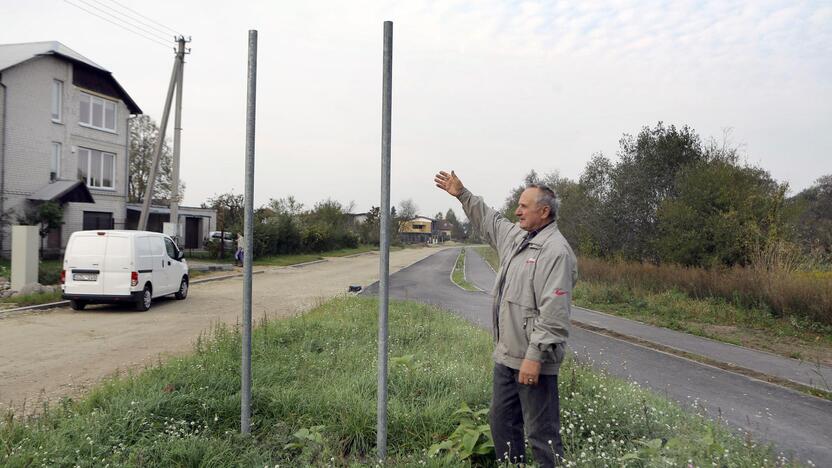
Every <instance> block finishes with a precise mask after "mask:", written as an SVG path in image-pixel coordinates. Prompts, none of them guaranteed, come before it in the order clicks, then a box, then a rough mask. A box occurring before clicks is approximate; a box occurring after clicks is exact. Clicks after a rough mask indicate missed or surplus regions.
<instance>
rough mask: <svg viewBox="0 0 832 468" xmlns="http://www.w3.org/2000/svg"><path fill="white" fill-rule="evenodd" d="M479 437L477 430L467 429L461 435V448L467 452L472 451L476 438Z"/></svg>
mask: <svg viewBox="0 0 832 468" xmlns="http://www.w3.org/2000/svg"><path fill="white" fill-rule="evenodd" d="M479 438H480V433H479V432H478V431H468V432H466V433H465V435H463V436H462V448H463V449H465V450H466V451H468V452H473V451H474V446H475V445H477V440H478V439H479Z"/></svg>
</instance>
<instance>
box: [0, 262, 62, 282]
mask: <svg viewBox="0 0 832 468" xmlns="http://www.w3.org/2000/svg"><path fill="white" fill-rule="evenodd" d="M62 268H63V260H61V259H52V260H40V262H39V264H38V283H40V284H58V283H59V282H60V281H61V269H62ZM11 274H12V268H11V261H10V260H9V259H7V258H0V276H2V277H4V278H10V277H11Z"/></svg>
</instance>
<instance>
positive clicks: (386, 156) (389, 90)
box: [376, 21, 393, 461]
mask: <svg viewBox="0 0 832 468" xmlns="http://www.w3.org/2000/svg"><path fill="white" fill-rule="evenodd" d="M392 98H393V22H392V21H385V22H384V59H383V65H382V84H381V226H380V230H381V232H380V233H379V241H380V242H379V243H380V246H379V249H380V251H381V252H380V253H381V255H380V258H379V263H378V279H379V289H378V413H377V414H378V420H377V424H376V426H377V427H376V450H377V451H378V457H379V459H380V460H382V461H383V460H384V459H385V458H386V457H387V305H388V303H389V301H390V295H389V292H388V277H389V275H390V113H391V110H392V102H391V101H392Z"/></svg>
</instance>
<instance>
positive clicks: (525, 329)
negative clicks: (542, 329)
mask: <svg viewBox="0 0 832 468" xmlns="http://www.w3.org/2000/svg"><path fill="white" fill-rule="evenodd" d="M504 304H505V307H504V308H503V309H502V310H503V313H502V314H501V315H502V316H501V317H500V322H501V326H500V342H501V343H502V344H503V345H504V347H505V352H506V354H508V355H509V356H511V357H514V358H524V357H525V356H526V350H527V349H528V347H529V336H530V333H531V328H532V327H533V326H534V323H532V321H533V320H534V318H535V316H536V311H535V310H534V309H533V308H531V307H527V306H525V305H523V304H518V303H516V302H513V301H505V302H504Z"/></svg>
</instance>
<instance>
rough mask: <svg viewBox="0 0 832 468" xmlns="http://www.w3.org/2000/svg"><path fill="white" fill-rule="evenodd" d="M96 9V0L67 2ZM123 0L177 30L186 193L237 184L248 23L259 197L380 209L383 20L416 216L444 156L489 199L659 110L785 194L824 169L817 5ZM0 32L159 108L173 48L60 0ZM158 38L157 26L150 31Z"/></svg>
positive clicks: (825, 38)
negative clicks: (70, 58)
mask: <svg viewBox="0 0 832 468" xmlns="http://www.w3.org/2000/svg"><path fill="white" fill-rule="evenodd" d="M71 1H72V2H74V3H76V4H78V5H80V6H83V7H85V8H87V9H88V10H90V11H93V12H96V10H95V8H94V7H96V8H102V9H104V7H102V6H101V4H103V5H107V6H111V7H117V5H116V4H115V3H112V0H71ZM118 1H119V2H120V3H122V4H124V5H127V6H129V7H130V8H133V9H134V10H136V11H138V12H140V13H142V14H144V15H146V16H148V17H151V18H153V19H155V20H157V21H158V22H160V23H162V24H164V25H166V26H169V27H171V28H173V29H175V30H177V31H180V32H182V33H183V34H185V35H186V36H192V37H193V42H192V43H191V44H190V46H191V48H192V54H191V55H189V56H188V57H187V64H186V67H185V85H184V89H185V95H184V114H183V115H184V116H183V128H184V131H183V146H182V177H183V179H184V180H185V182H186V183H187V189H186V193H185V203H186V204H189V205H198V204H199V203H201V202H203V201H205V200H206V199H207V198H209V197H211V196H212V195H214V194H216V193H222V192H227V191H231V190H234V191H236V192H237V193H240V192H242V191H243V188H244V181H243V179H244V167H243V163H244V142H245V83H246V81H245V72H246V44H247V31H248V29H257V30H259V37H260V42H259V62H258V65H259V68H258V102H257V160H256V174H257V175H256V181H255V190H256V197H255V198H256V200H255V203H256V204H257V205H260V204H263V203H266V202H267V201H268V200H269V199H270V198H280V197H285V196H287V195H290V194H291V195H294V196H296V197H297V198H298V199H300V200H301V201H302V202H303V203H305V204H306V205H307V206H310V205H312V204H314V202H316V201H319V200H321V199H324V198H327V197H331V198H333V199H336V200H338V201H341V202H343V203H349V202H351V201H353V202H355V211H366V210H367V209H368V208H369V207H370V206H371V205H378V204H379V179H380V175H379V174H380V148H381V146H380V141H381V65H382V64H381V59H382V22H383V21H384V20H391V21H393V22H394V58H393V137H392V156H393V162H392V202H393V203H394V204H398V203H399V202H400V201H401V200H403V199H406V198H412V199H413V200H414V201H415V202H416V204H417V205H418V207H419V208H420V212H421V213H423V214H426V215H433V214H434V213H436V212H437V211H439V210H442V211H445V210H446V209H447V208H449V207H454V208H455V209H456V210H457V213H461V210H459V207H458V205H457V203H456V201H455V200H453V199H450V198H449V197H448V196H447V195H446V194H444V193H443V192H440V191H439V189H436V188H435V187H434V186H433V184H432V178H433V174H434V173H435V172H436V171H437V170H439V169H455V170H456V171H457V173H458V174H459V175H460V176H461V178H462V180H463V182H464V183H465V185H466V186H468V187H469V188H470V189H471V190H473V191H474V192H475V193H479V194H482V195H483V196H485V198H486V201H487V202H489V203H490V204H491V205H501V204H502V202H503V200H504V198H505V196H506V195H507V193H508V191H509V189H510V188H511V187H514V186H516V185H518V184H519V183H520V182H521V179H522V177H523V175H524V174H525V173H527V172H528V171H529V170H530V169H532V168H534V169H536V170H538V171H539V172H543V173H547V172H550V171H554V170H557V171H560V173H561V175H563V176H567V177H570V178H576V177H577V176H578V175H579V174H580V172H581V170H582V168H583V167H584V165H585V164H586V161H587V160H588V159H589V158H590V156H591V155H592V154H593V153H596V152H603V153H604V154H605V155H607V156H608V157H612V158H615V155H616V151H617V149H618V140H619V139H620V138H621V136H622V134H624V133H631V134H635V133H638V131H639V129H640V128H641V127H642V126H645V125H650V126H653V125H655V124H656V122H657V121H660V120H661V121H664V122H666V123H668V124H676V125H685V124H687V125H690V126H691V127H692V128H694V129H695V130H696V131H697V132H698V133H699V134H700V135H701V136H702V138H703V140H707V139H708V138H711V137H714V138H719V139H721V138H722V135H723V132H724V130H726V129H732V130H731V134H730V139H731V142H732V143H733V144H734V145H737V146H740V147H741V148H742V152H743V154H744V155H745V157H746V158H747V160H748V161H749V162H750V163H753V164H757V165H759V166H762V167H763V168H765V169H767V170H769V171H770V172H771V174H772V175H773V176H774V177H775V178H776V179H778V180H780V181H787V182H789V184H790V186H791V187H792V193H794V192H796V191H799V190H802V189H804V188H806V187H807V186H809V185H810V184H811V183H812V182H813V181H814V180H815V179H816V178H817V177H819V176H820V175H823V174H828V173H832V2H830V1H818V2H795V1H763V0H755V1H748V2H734V1H716V2H696V1H674V2H667V1H639V2H629V1H615V2H591V1H580V2H577V1H576V2H533V1H532V2H513V1H433V2H423V1H415V0H408V1H398V2H373V1H364V0H351V1H348V2H347V1H344V2H297V1H282V2H276V1H256V2H248V1H236V2H228V1H177V2H170V1H158V0H143V1H136V0H118ZM0 17H2V24H3V27H2V28H0V43H16V42H31V41H43V40H58V41H60V42H62V43H63V44H65V45H66V46H68V47H70V48H72V49H74V50H75V51H77V52H79V53H81V54H82V55H84V56H86V57H88V58H90V59H91V60H93V61H95V62H97V63H99V64H101V65H102V66H104V67H105V68H108V69H109V70H111V71H112V72H113V74H114V75H115V77H116V79H118V80H119V82H120V83H121V84H122V85H123V86H124V87H125V89H126V90H127V91H128V93H130V95H131V96H132V97H133V98H134V99H135V101H136V102H137V103H138V104H139V106H140V107H141V108H142V110H143V111H144V112H145V113H146V114H149V115H151V116H152V117H153V118H154V119H156V120H157V121H158V120H159V119H160V116H161V110H162V107H163V101H164V93H165V90H166V87H167V82H168V79H169V76H170V68H171V64H172V60H173V53H172V51H171V49H169V48H165V47H163V46H162V45H161V44H158V43H154V42H151V41H148V40H146V39H143V38H141V37H138V36H136V35H134V34H131V33H130V32H127V31H125V30H123V29H119V28H118V27H116V26H114V25H112V24H110V23H108V22H105V21H104V20H102V19H99V18H97V17H95V16H92V15H91V14H89V13H87V12H84V11H81V10H80V9H78V8H76V7H74V6H71V5H70V4H69V3H67V2H66V1H62V0H27V1H17V0H0ZM154 32H155V31H154Z"/></svg>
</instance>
